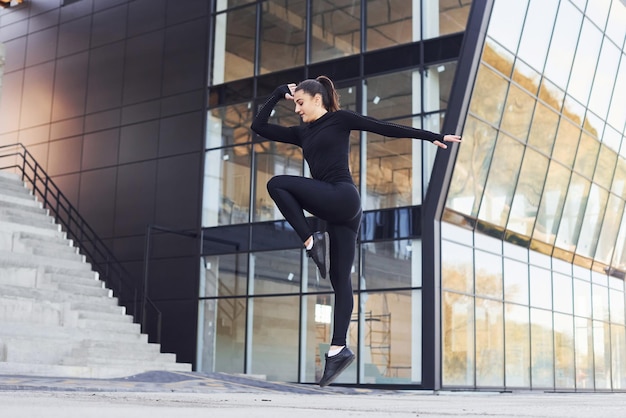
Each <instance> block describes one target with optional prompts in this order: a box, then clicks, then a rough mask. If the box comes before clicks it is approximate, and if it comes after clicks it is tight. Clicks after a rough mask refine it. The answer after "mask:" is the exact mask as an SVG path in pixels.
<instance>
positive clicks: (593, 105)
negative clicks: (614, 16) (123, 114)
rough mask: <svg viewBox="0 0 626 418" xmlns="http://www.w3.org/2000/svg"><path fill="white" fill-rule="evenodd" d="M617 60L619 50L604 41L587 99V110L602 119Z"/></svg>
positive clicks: (608, 99)
mask: <svg viewBox="0 0 626 418" xmlns="http://www.w3.org/2000/svg"><path fill="white" fill-rule="evenodd" d="M625 21H626V20H625ZM619 59H620V51H619V49H617V47H616V46H615V45H614V44H613V43H612V42H608V41H607V40H605V41H604V43H603V44H602V52H600V60H599V62H598V68H597V69H596V76H595V80H594V82H593V88H592V90H591V97H590V98H589V108H590V109H591V110H592V111H593V112H594V113H595V114H597V115H598V116H600V117H601V118H602V119H604V118H605V117H606V115H607V112H608V109H609V103H610V102H611V95H612V94H613V86H614V84H615V76H616V74H617V69H618V66H619ZM616 94H619V93H616Z"/></svg>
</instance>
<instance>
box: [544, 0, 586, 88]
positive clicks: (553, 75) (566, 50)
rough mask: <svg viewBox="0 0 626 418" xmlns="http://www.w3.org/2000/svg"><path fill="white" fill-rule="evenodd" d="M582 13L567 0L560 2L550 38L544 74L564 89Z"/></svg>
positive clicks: (574, 50) (570, 68) (570, 67)
mask: <svg viewBox="0 0 626 418" xmlns="http://www.w3.org/2000/svg"><path fill="white" fill-rule="evenodd" d="M582 18H583V16H582V13H581V12H580V11H579V10H578V9H576V8H575V7H574V6H572V4H571V3H570V2H568V1H562V2H560V6H559V12H558V15H557V18H556V24H555V26H554V31H553V32H552V40H551V42H550V48H549V49H548V59H547V60H546V68H545V75H546V76H547V77H548V78H549V79H550V80H551V81H552V82H553V83H554V84H556V85H557V86H558V87H560V88H562V89H565V87H566V86H567V81H568V80H569V75H570V72H571V70H572V61H573V59H574V53H575V52H576V44H577V43H578V34H579V32H580V24H581V22H582Z"/></svg>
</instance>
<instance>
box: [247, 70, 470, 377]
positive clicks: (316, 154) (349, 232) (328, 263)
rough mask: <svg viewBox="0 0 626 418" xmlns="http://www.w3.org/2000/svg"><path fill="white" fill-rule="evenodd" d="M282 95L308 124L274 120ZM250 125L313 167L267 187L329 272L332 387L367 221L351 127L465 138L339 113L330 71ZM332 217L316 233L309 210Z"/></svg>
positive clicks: (286, 90) (438, 140) (292, 90)
mask: <svg viewBox="0 0 626 418" xmlns="http://www.w3.org/2000/svg"><path fill="white" fill-rule="evenodd" d="M281 99H287V100H293V101H294V102H295V111H296V113H298V114H299V115H300V117H301V119H302V122H303V124H301V125H298V126H291V127H284V126H279V125H274V124H270V123H268V120H269V117H270V114H271V112H272V110H273V109H274V107H275V106H276V104H277V103H278V101H279V100H281ZM252 130H253V131H255V132H256V133H258V134H259V135H261V136H263V137H265V138H267V139H270V140H273V141H279V142H285V143H288V144H294V145H297V146H299V147H301V148H302V153H303V155H304V158H305V159H306V161H307V163H308V165H309V168H310V170H311V176H312V178H304V177H298V176H287V175H281V176H276V177H273V178H272V179H270V181H269V182H268V183H267V189H268V191H269V194H270V196H271V197H272V199H273V200H274V202H275V203H276V205H277V206H278V209H279V210H280V211H281V213H282V214H283V216H284V217H285V219H286V220H287V221H288V222H289V223H290V224H291V226H292V227H293V228H294V230H295V231H296V233H297V234H298V235H299V237H300V239H302V242H303V243H304V247H305V248H306V251H307V254H308V255H309V257H311V258H312V259H313V261H314V262H315V264H316V265H317V267H318V268H319V271H320V275H321V276H322V277H323V278H326V276H328V275H329V276H330V281H331V284H332V286H333V290H334V292H335V309H334V314H333V321H334V326H333V337H332V341H331V346H330V349H329V351H328V353H327V354H326V356H325V357H326V364H325V366H324V375H323V376H322V379H321V380H320V382H319V384H320V386H326V385H329V384H330V383H331V382H333V381H334V380H335V379H336V378H337V376H339V374H340V373H341V372H342V371H344V370H345V369H346V367H348V366H349V365H350V364H351V363H352V361H354V353H353V352H352V350H350V348H348V347H347V346H346V335H347V333H348V327H349V325H350V318H351V316H352V309H353V299H352V282H351V279H350V272H351V270H352V263H353V261H354V253H355V247H356V240H357V233H358V230H359V226H360V224H361V197H360V196H359V191H358V189H357V187H356V186H355V184H354V181H353V180H352V175H351V173H350V169H349V165H348V162H349V153H350V131H352V130H357V131H368V132H374V133H377V134H380V135H384V136H388V137H394V138H418V139H424V140H427V141H431V142H433V143H434V144H435V145H437V146H439V147H441V148H447V146H446V144H445V143H444V142H460V140H461V137H459V136H457V135H440V134H436V133H433V132H429V131H424V130H421V129H415V128H411V127H407V126H402V125H397V124H394V123H389V122H382V121H379V120H376V119H374V118H371V117H366V116H362V115H359V114H357V113H354V112H351V111H346V110H340V109H339V97H338V94H337V91H336V90H335V86H334V84H333V82H332V81H331V80H330V79H329V78H328V77H325V76H320V77H317V79H315V80H313V79H309V80H305V81H303V82H301V83H300V84H298V85H297V86H296V85H295V84H286V85H282V86H280V87H278V88H276V90H274V92H273V93H272V95H271V96H270V97H269V98H268V99H267V101H266V102H265V104H264V105H263V107H262V108H261V110H260V111H259V113H258V114H257V116H256V117H255V119H254V121H253V122H252ZM305 210H306V211H308V212H309V213H311V214H313V215H314V216H316V217H318V218H320V219H322V220H324V221H326V232H323V233H322V232H320V231H313V230H312V228H311V227H310V225H309V224H308V222H307V220H306V218H305V215H304V211H305Z"/></svg>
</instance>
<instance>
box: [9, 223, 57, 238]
mask: <svg viewBox="0 0 626 418" xmlns="http://www.w3.org/2000/svg"><path fill="white" fill-rule="evenodd" d="M0 231H1V232H2V233H3V234H14V233H27V234H37V235H41V236H46V237H59V238H65V237H66V236H67V235H66V234H65V232H63V231H62V230H61V226H59V225H55V224H51V226H46V227H43V228H40V227H38V226H35V225H26V224H23V223H19V222H11V221H9V220H4V219H0Z"/></svg>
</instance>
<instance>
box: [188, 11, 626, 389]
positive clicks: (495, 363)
mask: <svg viewBox="0 0 626 418" xmlns="http://www.w3.org/2000/svg"><path fill="white" fill-rule="evenodd" d="M588 3H589V4H587V2H586V1H569V0H562V1H557V0H550V1H548V2H545V1H538V0H530V1H528V0H515V1H513V2H511V1H502V0H496V1H486V2H485V1H474V2H469V1H467V2H450V1H427V0H424V1H417V0H416V1H406V2H400V1H397V2H376V1H360V0H344V1H337V2H327V1H323V0H310V1H304V0H302V1H288V2H283V1H261V2H254V1H218V2H216V4H215V8H214V10H213V15H212V18H213V19H214V20H213V21H214V29H213V36H212V41H211V46H212V50H211V53H212V55H211V58H212V59H211V70H210V78H209V91H210V96H209V111H208V121H207V137H206V139H207V142H206V161H205V166H204V167H205V168H204V176H205V178H204V190H205V193H204V196H205V199H204V203H203V214H202V226H203V227H204V228H206V230H205V232H206V237H208V238H207V240H205V247H204V252H203V253H204V261H205V267H206V269H205V271H204V272H203V275H202V278H201V291H200V298H201V300H200V308H199V318H200V319H199V336H202V337H201V338H200V339H199V345H198V350H199V351H198V353H199V357H198V364H197V367H198V369H199V370H205V371H224V372H246V373H252V374H261V375H267V376H268V378H270V379H278V380H288V381H298V382H311V383H312V382H315V381H316V380H317V379H319V377H320V373H321V371H322V370H323V361H322V360H321V359H322V358H323V354H324V352H325V349H326V346H327V344H328V341H329V336H330V328H331V326H332V324H331V323H330V317H331V316H330V312H331V309H332V292H331V289H330V287H329V283H328V282H327V281H324V280H320V279H319V277H317V275H316V274H315V269H314V268H313V267H312V266H311V264H308V263H307V260H306V257H304V255H303V252H302V249H301V245H300V243H299V242H297V239H296V237H295V234H294V233H293V232H292V231H291V230H290V228H289V225H287V224H285V222H284V221H282V220H281V215H280V213H279V212H278V211H277V209H276V208H275V206H274V205H273V203H272V201H271V199H270V198H269V196H268V194H267V191H266V190H265V183H266V182H267V180H268V179H269V178H271V177H272V176H273V175H277V174H296V175H306V174H307V167H306V164H303V161H302V156H301V153H300V151H299V150H298V149H295V148H293V147H291V146H289V145H284V144H277V143H272V142H267V141H264V140H263V139H262V138H255V137H254V134H253V133H252V132H251V131H250V129H249V125H250V123H251V121H252V118H253V115H254V114H255V112H256V111H257V110H258V106H259V104H260V103H262V102H263V101H264V98H265V97H266V96H267V94H269V93H270V92H271V91H272V90H273V89H274V88H275V87H276V86H277V85H279V84H284V83H287V82H297V81H299V80H302V79H304V78H310V77H315V76H317V75H320V74H326V75H329V76H331V77H332V78H333V79H334V80H335V82H336V84H337V85H338V86H339V87H340V88H341V90H340V93H341V102H342V106H343V107H344V108H348V109H352V110H355V111H357V112H362V113H364V114H367V115H371V116H374V117H377V118H381V119H385V120H390V121H394V122H398V123H403V124H407V125H412V126H415V127H419V128H423V129H429V130H433V131H438V132H448V133H455V132H456V133H462V134H463V136H464V142H463V143H462V144H461V145H460V146H458V147H452V150H451V151H450V152H445V151H439V153H440V155H436V154H435V153H436V151H435V148H434V147H433V146H432V145H431V144H429V143H423V142H421V141H419V140H413V139H390V138H384V137H380V136H378V135H372V134H365V133H353V139H352V151H351V165H352V170H353V174H354V180H355V182H356V184H357V185H358V186H359V188H360V190H361V195H362V200H363V206H364V209H365V216H364V220H363V224H362V229H361V235H360V241H359V243H358V248H357V254H358V256H357V258H356V259H355V262H354V268H353V286H354V289H355V294H354V299H355V307H356V308H355V312H354V315H353V321H352V326H351V329H350V336H349V344H350V345H351V346H353V347H354V348H355V349H356V351H357V353H358V357H357V359H358V361H357V362H355V364H354V365H353V366H351V368H350V369H348V370H347V371H346V372H345V373H344V374H343V375H342V376H341V378H340V382H341V383H344V384H376V385H382V384H390V385H403V386H412V387H413V386H414V387H423V388H532V389H565V390H623V389H625V388H626V328H625V311H624V302H625V299H624V295H625V293H624V272H625V271H626V252H625V248H624V245H625V244H626V222H623V220H624V206H625V200H626V160H625V157H626V151H625V150H626V142H625V141H624V132H625V122H626V98H625V97H626V96H625V95H624V94H620V93H619V92H621V91H626V71H624V68H626V55H625V53H624V39H625V31H626V6H625V5H624V4H623V3H622V2H620V1H617V0H614V1H610V0H608V1H599V2H595V1H590V2H588ZM273 119H274V122H276V123H281V124H296V123H298V120H297V117H296V115H295V114H294V112H293V109H291V108H288V107H281V108H280V109H278V110H277V111H276V112H275V114H274V115H273ZM212 191H214V194H211V192H212ZM312 221H313V220H312ZM211 237H212V238H215V239H214V240H212V239H211ZM218 238H219V239H218Z"/></svg>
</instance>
